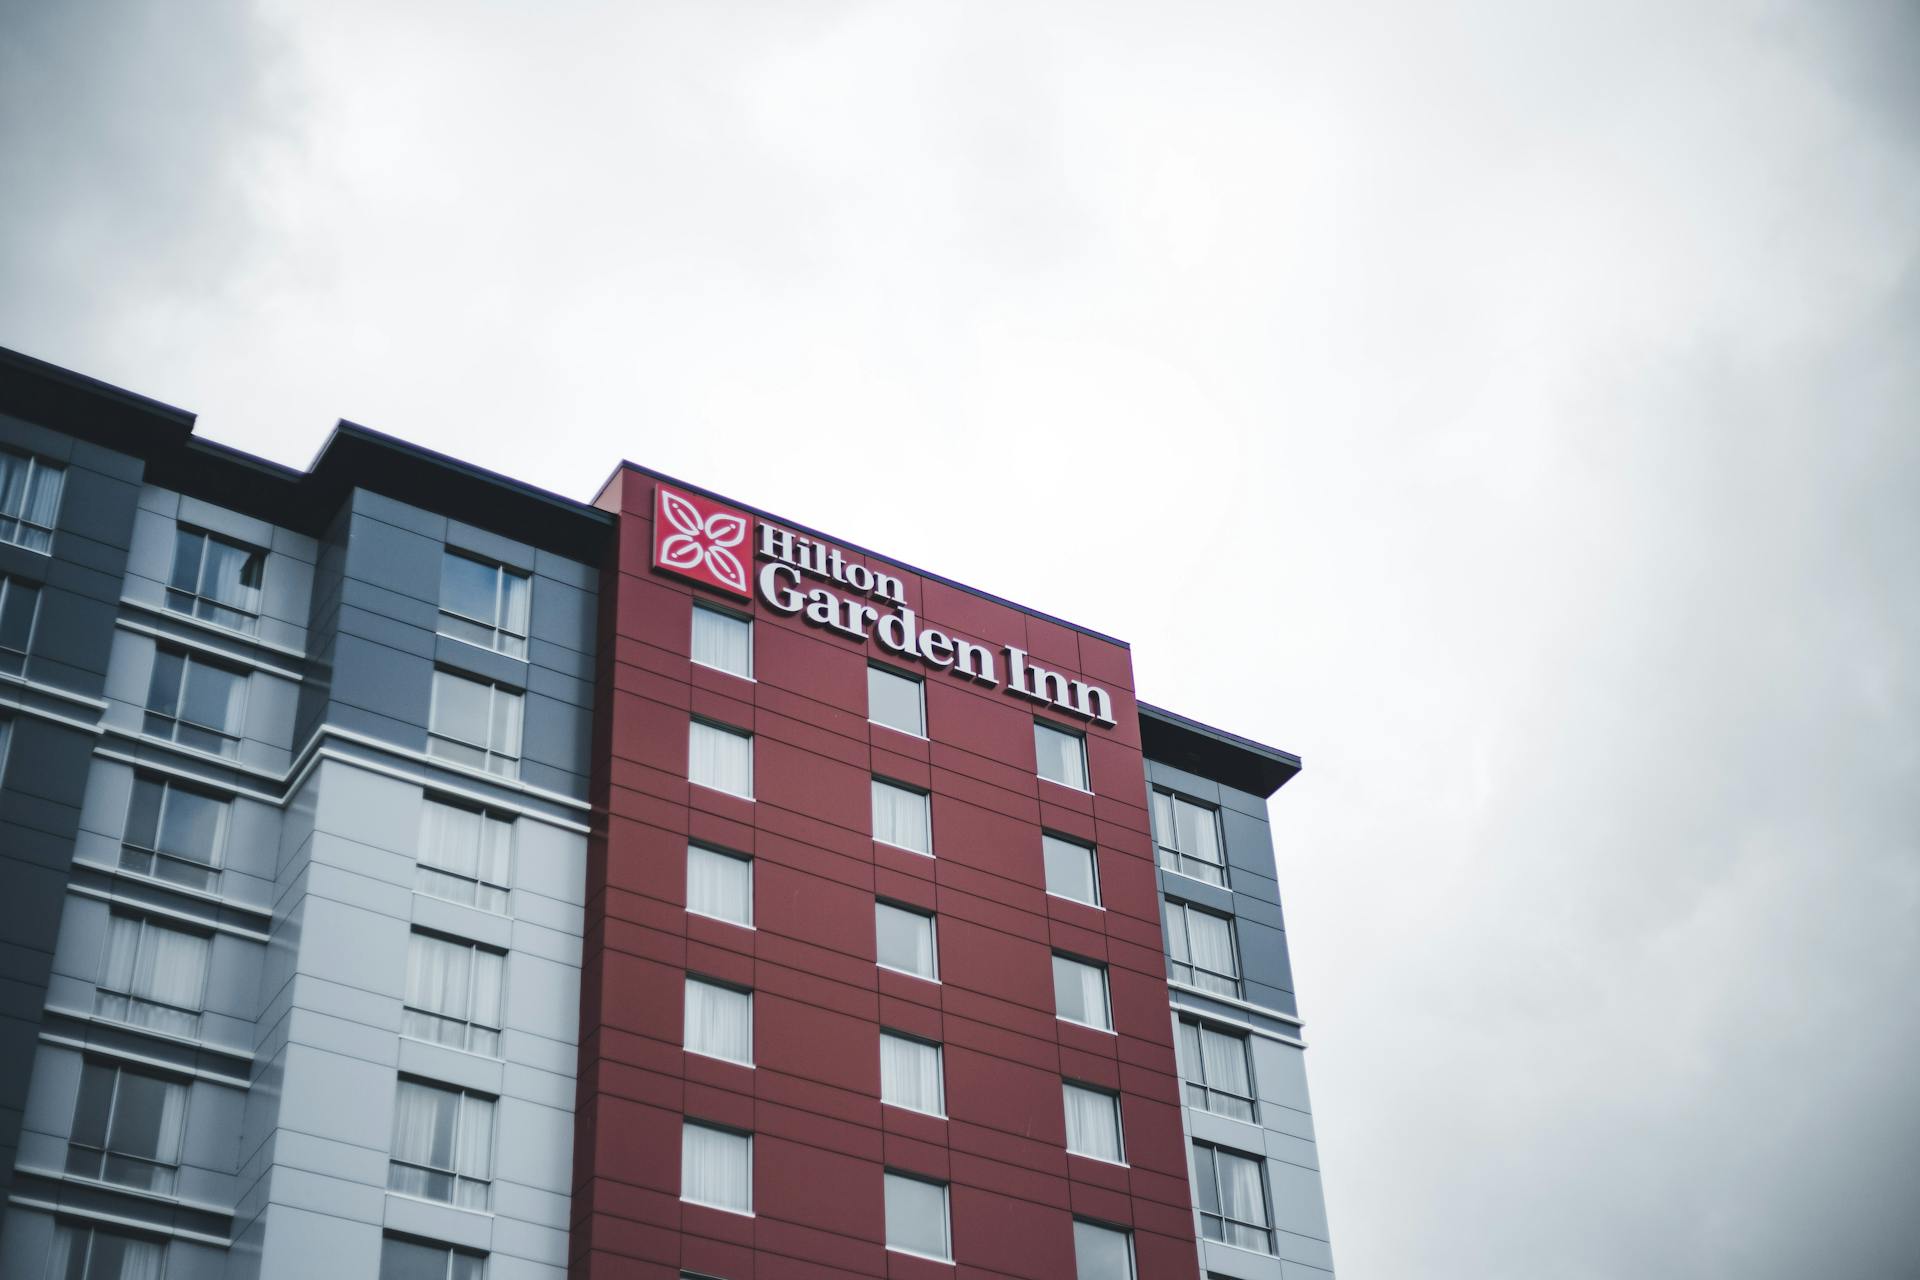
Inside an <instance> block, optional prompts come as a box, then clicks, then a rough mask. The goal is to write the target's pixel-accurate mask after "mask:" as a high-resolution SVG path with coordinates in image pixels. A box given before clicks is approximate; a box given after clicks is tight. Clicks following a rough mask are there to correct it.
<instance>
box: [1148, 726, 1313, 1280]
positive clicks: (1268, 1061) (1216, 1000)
mask: <svg viewBox="0 0 1920 1280" xmlns="http://www.w3.org/2000/svg"><path fill="white" fill-rule="evenodd" d="M1147 783H1148V786H1149V787H1151V788H1156V789H1159V790H1162V791H1165V792H1167V793H1169V794H1170V795H1176V796H1180V797H1183V798H1185V799H1187V800H1190V801H1193V802H1195V803H1197V804H1198V805H1200V806H1203V807H1204V808H1206V809H1209V810H1211V811H1212V812H1213V814H1214V816H1215V819H1216V821H1217V823H1218V831H1219V837H1220V843H1221V851H1222V853H1223V854H1224V860H1225V865H1224V867H1223V868H1222V873H1223V874H1222V876H1221V878H1222V879H1223V880H1224V881H1225V883H1224V884H1220V885H1216V884H1212V883H1208V882H1207V881H1206V880H1203V879H1198V878H1195V877H1193V876H1189V875H1183V874H1181V873H1179V872H1176V871H1171V870H1169V869H1168V868H1167V866H1166V861H1167V859H1166V858H1165V857H1164V856H1163V857H1162V859H1161V866H1160V869H1159V873H1158V874H1159V879H1160V892H1161V902H1162V912H1163V921H1162V923H1163V925H1164V924H1165V923H1166V921H1165V918H1164V915H1165V913H1167V912H1170V911H1174V910H1180V909H1182V908H1185V907H1191V908H1198V909H1200V910H1203V911H1207V912H1210V913H1213V914H1214V915H1215V917H1216V918H1217V917H1224V918H1226V919H1228V920H1230V921H1231V927H1232V934H1233V942H1234V951H1235V958H1236V961H1237V968H1238V975H1237V976H1238V979H1239V982H1238V986H1239V994H1238V995H1237V996H1230V995H1227V994H1226V993H1224V992H1220V991H1216V990H1208V989H1202V988H1201V987H1199V986H1197V985H1194V984H1192V983H1182V982H1178V981H1170V982H1169V989H1170V992H1171V995H1172V1003H1173V1016H1174V1018H1175V1020H1176V1023H1177V1022H1178V1021H1179V1020H1180V1019H1182V1018H1185V1019H1189V1020H1192V1021H1194V1022H1196V1023H1198V1024H1200V1025H1201V1026H1204V1027H1207V1028H1209V1029H1211V1030H1213V1031H1215V1032H1219V1033H1224V1034H1225V1035H1227V1036H1229V1037H1233V1038H1237V1039H1240V1040H1241V1041H1242V1043H1243V1044H1244V1047H1245V1050H1246V1052H1247V1054H1248V1055H1249V1059H1248V1062H1249V1068H1250V1070H1249V1074H1250V1077H1251V1083H1252V1090H1251V1093H1252V1097H1251V1099H1250V1100H1249V1101H1250V1105H1249V1106H1248V1107H1246V1108H1245V1109H1244V1111H1250V1112H1251V1113H1252V1114H1251V1116H1250V1117H1247V1116H1245V1114H1244V1111H1243V1112H1242V1114H1239V1115H1235V1114H1227V1113H1225V1111H1224V1109H1222V1108H1220V1107H1217V1106H1215V1107H1209V1106H1205V1105H1195V1102H1196V1096H1197V1097H1198V1099H1199V1100H1200V1101H1202V1102H1205V1101H1206V1100H1208V1098H1209V1097H1210V1095H1207V1094H1206V1093H1205V1090H1204V1089H1202V1088H1198V1087H1196V1086H1195V1085H1193V1084H1188V1085H1186V1094H1187V1096H1186V1097H1185V1098H1184V1099H1183V1103H1184V1105H1183V1106H1182V1109H1181V1115H1182V1119H1183V1121H1184V1123H1185V1127H1186V1131H1187V1138H1188V1155H1189V1166H1190V1167H1189V1175H1190V1176H1191V1177H1193V1178H1194V1182H1195V1186H1196V1188H1197V1187H1198V1184H1199V1178H1200V1173H1201V1171H1200V1170H1198V1169H1195V1168H1193V1167H1192V1165H1193V1162H1194V1159H1195V1154H1194V1153H1195V1144H1203V1145H1206V1146H1208V1147H1211V1148H1214V1149H1217V1150H1221V1151H1226V1152H1230V1153H1235V1154H1238V1155H1244V1156H1246V1157H1250V1158H1253V1159H1256V1160H1258V1161H1259V1162H1260V1176H1261V1182H1262V1184H1263V1185H1262V1194H1263V1195H1264V1196H1265V1199H1266V1208H1267V1217H1268V1222H1269V1224H1270V1228H1271V1229H1270V1232H1269V1235H1268V1242H1267V1246H1266V1249H1264V1250H1263V1249H1257V1248H1249V1247H1242V1246H1239V1245H1234V1244H1230V1243H1226V1242H1223V1241H1220V1240H1211V1239H1208V1238H1207V1234H1208V1233H1207V1232H1206V1230H1205V1229H1204V1224H1203V1221H1202V1216H1201V1215H1200V1213H1199V1210H1198V1208H1197V1207H1196V1214H1195V1234H1196V1235H1197V1236H1198V1237H1199V1240H1200V1262H1201V1274H1202V1275H1204V1276H1207V1277H1219V1278H1221V1280H1229V1278H1230V1280H1330V1278H1331V1276H1332V1275H1333V1251H1332V1246H1331V1245H1330V1244H1329V1243H1328V1230H1327V1212H1326V1202H1325V1198H1324V1196H1323V1194H1322V1191H1321V1186H1320V1161H1319V1156H1318V1147H1317V1146H1316V1144H1315V1139H1314V1132H1313V1109H1312V1106H1311V1105H1310V1103H1309V1101H1308V1097H1307V1074H1306V1063H1305V1049H1306V1044H1305V1042H1304V1041H1303V1040H1302V1038H1301V1034H1302V1024H1301V1021H1300V1015H1299V1007H1298V1005H1297V1003H1296V1001H1295V999H1294V992H1293V973H1292V969H1291V967H1290V966H1289V963H1288V959H1287V938H1286V925H1285V921H1284V919H1283V918H1282V916H1281V914H1280V888H1279V883H1278V880H1277V879H1276V876H1275V869H1274V856H1273V836H1272V832H1271V829H1270V827H1269V825H1268V818H1267V802H1266V800H1265V799H1264V798H1262V797H1261V796H1259V795H1256V794H1254V793H1252V792H1249V791H1244V790H1240V789H1238V788H1236V787H1233V786H1229V785H1227V784H1226V783H1224V782H1220V781H1216V780H1214V779H1212V778H1208V777H1204V776H1201V775H1200V774H1197V773H1193V772H1189V771H1187V770H1184V769H1180V768H1176V767H1175V766H1173V765H1171V764H1167V763H1164V762H1162V761H1159V760H1155V759H1153V758H1151V751H1150V752H1149V758H1148V760H1147ZM1156 837H1157V838H1159V839H1162V840H1164V839H1165V833H1163V832H1158V831H1157V832H1156ZM1175 1030H1176V1034H1178V1030H1179V1028H1178V1027H1177V1026H1176V1028H1175ZM1183 1074H1185V1063H1184V1061H1183ZM1198 1194H1199V1193H1198V1191H1197V1189H1196V1199H1197V1198H1198Z"/></svg>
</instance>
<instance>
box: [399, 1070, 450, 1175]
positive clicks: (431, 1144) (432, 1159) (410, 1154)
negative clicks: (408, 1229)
mask: <svg viewBox="0 0 1920 1280" xmlns="http://www.w3.org/2000/svg"><path fill="white" fill-rule="evenodd" d="M459 1105H460V1095H459V1094H458V1093H455V1092H453V1091H452V1090H450V1089H435V1088H432V1087H430V1086H428V1085H424V1084H416V1083H415V1082H413V1081H411V1080H402V1081H401V1082H400V1088H399V1090H398V1091H397V1092H396V1093H395V1095H394V1100H393V1158H394V1159H395V1160H404V1161H406V1162H407V1163H408V1164H418V1165H425V1166H427V1167H428V1168H431V1169H451V1168H453V1124H454V1112H455V1111H456V1110H457V1109H458V1107H459ZM407 1189H409V1188H402V1190H407Z"/></svg>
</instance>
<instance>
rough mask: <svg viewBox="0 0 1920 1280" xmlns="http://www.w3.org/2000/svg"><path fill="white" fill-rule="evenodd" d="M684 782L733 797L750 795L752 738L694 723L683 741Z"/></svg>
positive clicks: (751, 791) (751, 784) (751, 790)
mask: <svg viewBox="0 0 1920 1280" xmlns="http://www.w3.org/2000/svg"><path fill="white" fill-rule="evenodd" d="M687 779H688V781H690V782H697V783H699V784H700V785H701V786H703V787H712V788H713V789H714V790H716V791H725V792H729V793H731V794H733V795H736V796H747V797H751V796H752V795H753V738H752V737H751V736H749V735H747V734H744V733H734V732H732V731H730V730H727V729H721V728H718V727H716V726H714V725H710V724H704V723H702V722H701V721H698V720H695V721H693V722H692V727H691V728H690V729H689V731H688V737H687Z"/></svg>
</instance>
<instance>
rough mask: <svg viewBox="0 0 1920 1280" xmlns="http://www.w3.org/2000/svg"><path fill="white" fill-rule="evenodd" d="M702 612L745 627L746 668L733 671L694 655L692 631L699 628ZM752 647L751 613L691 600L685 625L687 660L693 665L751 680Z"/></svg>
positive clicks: (709, 602) (695, 646)
mask: <svg viewBox="0 0 1920 1280" xmlns="http://www.w3.org/2000/svg"><path fill="white" fill-rule="evenodd" d="M702 613H705V614H708V615H709V616H711V617H715V618H725V619H727V620H728V621H730V622H737V623H739V624H740V625H741V626H743V627H745V628H746V631H747V669H746V670H745V671H734V670H732V669H731V668H728V667H721V666H715V665H714V664H713V663H711V662H702V661H701V660H700V659H699V658H698V657H696V656H695V654H696V651H697V650H698V648H699V646H697V645H696V644H694V643H693V636H694V633H696V632H697V631H698V630H699V628H700V621H699V619H700V615H701V614H702ZM753 649H754V645H753V615H752V614H747V613H739V612H736V611H735V610H732V609H724V608H722V607H721V606H719V605H717V604H714V603H712V602H711V601H708V600H695V601H694V602H693V613H692V617H691V620H690V621H689V623H688V625H687V660H688V661H689V662H691V663H693V665H694V666H696V667H704V668H706V669H707V670H708V671H718V672H720V673H721V674H722V675H729V676H733V677H735V678H736V679H740V680H748V681H751V680H752V679H753V657H754V653H753Z"/></svg>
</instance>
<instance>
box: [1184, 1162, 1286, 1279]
mask: <svg viewBox="0 0 1920 1280" xmlns="http://www.w3.org/2000/svg"><path fill="white" fill-rule="evenodd" d="M1193 1193H1194V1195H1195V1196H1196V1197H1197V1198H1198V1199H1199V1202H1200V1234H1201V1235H1203V1236H1205V1237H1206V1238H1207V1239H1209V1240H1219V1241H1221V1242H1223V1243H1225V1244H1231V1245H1238V1246H1239V1247H1240V1248H1242V1249H1256V1250H1258V1251H1259V1252H1261V1253H1272V1252H1273V1236H1272V1233H1271V1232H1270V1231H1269V1230H1268V1226H1269V1224H1268V1220H1267V1188H1266V1177H1265V1170H1264V1169H1263V1168H1262V1162H1261V1161H1260V1160H1259V1159H1258V1158H1257V1157H1255V1156H1244V1155H1241V1154H1240V1153H1239V1152H1237V1151H1229V1150H1227V1149H1226V1148H1225V1147H1216V1146H1213V1145H1212V1144H1211V1143H1206V1142H1196V1143H1194V1144H1193Z"/></svg>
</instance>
